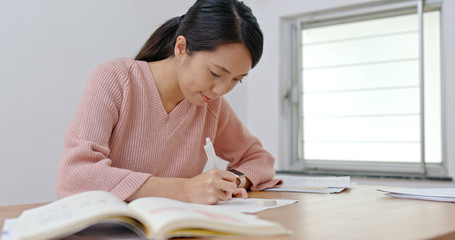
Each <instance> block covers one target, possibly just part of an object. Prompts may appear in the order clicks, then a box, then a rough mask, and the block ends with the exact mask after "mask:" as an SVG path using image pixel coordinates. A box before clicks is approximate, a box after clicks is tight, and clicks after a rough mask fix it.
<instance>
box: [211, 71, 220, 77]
mask: <svg viewBox="0 0 455 240" xmlns="http://www.w3.org/2000/svg"><path fill="white" fill-rule="evenodd" d="M209 71H210V74H212V75H213V76H214V77H217V78H219V77H221V75H218V74H216V73H214V72H213V71H212V70H209Z"/></svg>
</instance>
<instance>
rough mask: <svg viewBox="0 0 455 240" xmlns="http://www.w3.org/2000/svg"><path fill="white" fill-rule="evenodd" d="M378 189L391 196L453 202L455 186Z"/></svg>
mask: <svg viewBox="0 0 455 240" xmlns="http://www.w3.org/2000/svg"><path fill="white" fill-rule="evenodd" d="M378 191H382V192H385V194H386V195H388V196H391V197H398V198H410V199H421V200H431V201H441V202H455V188H381V189H378Z"/></svg>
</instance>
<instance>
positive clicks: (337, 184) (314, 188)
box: [265, 175, 355, 193]
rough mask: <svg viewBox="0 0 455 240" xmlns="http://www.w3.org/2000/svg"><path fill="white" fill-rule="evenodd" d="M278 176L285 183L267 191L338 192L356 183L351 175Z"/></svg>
mask: <svg viewBox="0 0 455 240" xmlns="http://www.w3.org/2000/svg"><path fill="white" fill-rule="evenodd" d="M276 178H278V179H282V180H283V185H282V186H281V187H278V188H269V189H266V190H265V191H277V192H308V193H337V192H341V191H343V190H344V189H345V188H347V187H350V186H352V185H353V184H355V183H352V182H351V178H350V177H349V176H341V177H306V176H305V177H303V176H289V175H277V176H276Z"/></svg>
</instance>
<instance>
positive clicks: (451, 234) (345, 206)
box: [0, 186, 455, 240]
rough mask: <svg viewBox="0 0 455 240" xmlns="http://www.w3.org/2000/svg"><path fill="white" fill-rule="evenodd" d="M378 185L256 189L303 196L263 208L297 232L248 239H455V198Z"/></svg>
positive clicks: (13, 212) (10, 213)
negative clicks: (427, 197)
mask: <svg viewBox="0 0 455 240" xmlns="http://www.w3.org/2000/svg"><path fill="white" fill-rule="evenodd" d="M376 188H377V187H375V186H354V187H353V188H351V189H347V190H345V191H343V192H341V193H338V194H314V193H290V192H251V193H249V196H250V197H253V198H282V199H296V200H298V201H299V202H298V203H296V204H291V205H287V206H284V207H279V208H274V209H269V210H265V211H262V212H259V213H257V215H259V216H260V217H261V218H264V219H268V220H272V221H278V222H280V223H282V224H283V226H285V227H286V228H288V229H290V230H292V231H293V235H290V236H281V237H272V238H245V239H248V240H253V239H270V240H272V239H273V240H289V239H296V240H297V239H298V240H313V239H317V240H320V239H323V240H325V239H330V240H331V239H337V240H357V239H358V240H366V239H368V240H374V239H378V240H383V239H400V240H406V239H437V240H449V239H451V240H452V239H455V203H444V202H434V201H423V200H410V199H399V198H392V197H388V196H385V195H384V194H383V193H381V192H378V191H376ZM39 205H42V204H29V205H18V206H5V207H0V227H1V228H2V229H3V221H4V219H6V218H14V217H18V216H19V215H20V213H21V212H22V211H23V210H25V209H28V208H32V207H36V206H39ZM187 239H188V238H187ZM220 239H222V238H217V240H220ZM226 239H229V240H232V238H226ZM236 239H239V238H236Z"/></svg>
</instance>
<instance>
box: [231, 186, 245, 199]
mask: <svg viewBox="0 0 455 240" xmlns="http://www.w3.org/2000/svg"><path fill="white" fill-rule="evenodd" d="M232 194H233V195H235V196H237V195H242V198H243V199H247V198H248V192H247V191H246V189H245V188H237V189H236V190H235V191H234V192H233V193H232Z"/></svg>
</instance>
